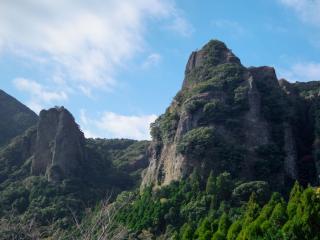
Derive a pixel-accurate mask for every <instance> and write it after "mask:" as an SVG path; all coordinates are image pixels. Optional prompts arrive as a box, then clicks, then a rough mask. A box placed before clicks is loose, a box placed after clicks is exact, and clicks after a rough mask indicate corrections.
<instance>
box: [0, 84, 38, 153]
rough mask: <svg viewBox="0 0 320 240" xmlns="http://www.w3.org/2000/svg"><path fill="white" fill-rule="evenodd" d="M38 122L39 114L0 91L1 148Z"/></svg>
mask: <svg viewBox="0 0 320 240" xmlns="http://www.w3.org/2000/svg"><path fill="white" fill-rule="evenodd" d="M37 121H38V116H37V114H35V113H34V112H33V111H31V110H30V109H29V108H28V107H26V106H25V105H23V104H22V103H20V102H19V101H17V100H16V99H15V98H13V97H11V96H10V95H8V94H7V93H5V92H4V91H2V90H0V133H1V134H0V147H1V146H3V145H5V144H7V143H9V141H10V140H11V139H12V138H14V137H16V136H18V135H21V134H22V133H23V132H24V131H25V130H27V129H28V128H29V127H31V126H33V125H35V124H36V123H37Z"/></svg>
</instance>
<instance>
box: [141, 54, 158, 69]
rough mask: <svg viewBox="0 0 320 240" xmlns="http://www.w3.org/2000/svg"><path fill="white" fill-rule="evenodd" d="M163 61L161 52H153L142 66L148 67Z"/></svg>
mask: <svg viewBox="0 0 320 240" xmlns="http://www.w3.org/2000/svg"><path fill="white" fill-rule="evenodd" d="M160 61H161V55H160V54H159V53H151V54H150V55H149V56H148V57H147V58H146V60H145V61H144V62H143V64H142V68H144V69H147V68H150V67H152V66H156V65H158V64H159V62H160Z"/></svg>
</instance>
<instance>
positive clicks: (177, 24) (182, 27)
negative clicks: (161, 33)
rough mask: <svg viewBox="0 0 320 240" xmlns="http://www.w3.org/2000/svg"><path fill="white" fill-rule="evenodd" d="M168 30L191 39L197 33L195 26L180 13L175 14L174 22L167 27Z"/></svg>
mask: <svg viewBox="0 0 320 240" xmlns="http://www.w3.org/2000/svg"><path fill="white" fill-rule="evenodd" d="M167 28H168V29H171V30H173V31H174V32H177V33H178V34H180V35H182V36H184V37H190V36H191V35H192V34H193V33H194V31H195V29H194V28H193V26H192V25H191V24H190V23H189V22H188V21H187V20H186V19H185V18H183V17H182V16H180V15H179V14H178V13H176V14H175V18H174V20H173V22H172V23H171V24H170V25H169V26H167Z"/></svg>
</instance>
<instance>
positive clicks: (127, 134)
mask: <svg viewBox="0 0 320 240" xmlns="http://www.w3.org/2000/svg"><path fill="white" fill-rule="evenodd" d="M156 118H157V116H156V115H154V114H151V115H121V114H117V113H114V112H104V113H103V114H101V116H100V117H99V118H98V119H93V118H89V117H88V116H87V114H86V111H85V110H81V111H80V121H81V125H82V128H83V132H84V133H85V135H86V137H107V138H131V139H137V140H145V139H150V124H151V123H152V122H154V121H155V119H156Z"/></svg>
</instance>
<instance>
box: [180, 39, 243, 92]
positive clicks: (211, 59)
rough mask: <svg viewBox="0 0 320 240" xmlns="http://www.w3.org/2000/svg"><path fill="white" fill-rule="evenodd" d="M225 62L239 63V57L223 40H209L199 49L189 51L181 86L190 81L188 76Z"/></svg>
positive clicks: (186, 84) (191, 76)
mask: <svg viewBox="0 0 320 240" xmlns="http://www.w3.org/2000/svg"><path fill="white" fill-rule="evenodd" d="M226 63H229V64H238V65H241V62H240V60H239V58H238V57H236V56H235V55H234V54H233V53H232V51H231V50H230V49H229V48H227V46H226V45H225V44H224V43H223V42H221V41H218V40H211V41H210V42H208V43H207V44H206V45H204V46H203V47H202V48H201V49H200V50H197V51H194V52H192V53H191V55H190V57H189V60H188V62H187V65H186V70H185V80H184V83H183V86H184V87H187V86H188V85H189V84H190V82H191V81H190V78H193V75H195V74H197V73H198V72H202V71H203V70H207V69H209V68H212V67H215V66H218V65H220V64H226Z"/></svg>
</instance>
